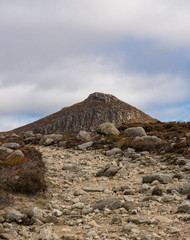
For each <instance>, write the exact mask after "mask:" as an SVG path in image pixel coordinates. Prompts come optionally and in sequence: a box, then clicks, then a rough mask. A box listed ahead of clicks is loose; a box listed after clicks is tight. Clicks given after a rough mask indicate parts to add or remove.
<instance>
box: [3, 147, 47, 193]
mask: <svg viewBox="0 0 190 240" xmlns="http://www.w3.org/2000/svg"><path fill="white" fill-rule="evenodd" d="M21 150H22V152H23V153H24V156H25V157H24V158H23V157H15V158H11V159H3V158H2V156H1V162H0V188H1V189H3V190H6V191H10V192H19V193H26V194H35V193H36V192H38V191H44V190H45V189H46V184H45V179H44V173H45V166H44V163H43V161H42V156H41V153H40V152H39V151H37V150H36V149H35V148H31V147H25V148H23V149H21Z"/></svg>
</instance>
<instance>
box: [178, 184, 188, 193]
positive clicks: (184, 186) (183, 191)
mask: <svg viewBox="0 0 190 240" xmlns="http://www.w3.org/2000/svg"><path fill="white" fill-rule="evenodd" d="M178 191H179V192H180V193H181V194H185V195H186V194H190V181H188V182H186V183H184V184H183V186H180V187H179V189H178Z"/></svg>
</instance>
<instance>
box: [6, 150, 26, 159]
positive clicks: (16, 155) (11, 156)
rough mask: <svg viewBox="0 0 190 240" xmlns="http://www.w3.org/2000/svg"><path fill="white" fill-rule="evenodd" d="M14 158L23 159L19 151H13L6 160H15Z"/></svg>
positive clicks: (22, 154)
mask: <svg viewBox="0 0 190 240" xmlns="http://www.w3.org/2000/svg"><path fill="white" fill-rule="evenodd" d="M15 157H24V153H23V152H22V151H21V150H15V151H14V152H13V153H11V154H10V155H9V156H8V157H7V159H10V158H15Z"/></svg>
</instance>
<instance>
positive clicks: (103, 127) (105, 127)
mask: <svg viewBox="0 0 190 240" xmlns="http://www.w3.org/2000/svg"><path fill="white" fill-rule="evenodd" d="M97 132H99V133H103V134H106V135H115V136H118V135H119V134H120V132H119V130H118V129H117V128H116V127H115V125H114V124H113V123H110V122H105V123H102V124H100V125H99V126H98V129H97Z"/></svg>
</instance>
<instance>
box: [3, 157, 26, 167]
mask: <svg viewBox="0 0 190 240" xmlns="http://www.w3.org/2000/svg"><path fill="white" fill-rule="evenodd" d="M24 163H25V158H24V157H21V156H18V157H14V158H8V159H6V160H4V161H2V163H1V164H2V165H3V166H7V167H14V166H18V165H21V164H24Z"/></svg>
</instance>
